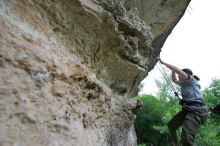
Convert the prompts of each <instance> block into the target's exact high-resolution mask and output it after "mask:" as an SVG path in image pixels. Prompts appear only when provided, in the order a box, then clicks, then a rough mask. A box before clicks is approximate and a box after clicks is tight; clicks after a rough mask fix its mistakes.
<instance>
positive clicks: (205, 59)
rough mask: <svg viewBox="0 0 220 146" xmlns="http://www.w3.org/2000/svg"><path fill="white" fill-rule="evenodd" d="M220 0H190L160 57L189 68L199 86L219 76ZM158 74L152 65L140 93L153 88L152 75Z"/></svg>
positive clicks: (154, 89)
mask: <svg viewBox="0 0 220 146" xmlns="http://www.w3.org/2000/svg"><path fill="white" fill-rule="evenodd" d="M219 6H220V0H208V1H207V0H192V1H191V2H190V5H189V7H188V8H187V11H186V12H185V14H184V16H183V17H182V18H181V20H180V21H179V23H178V24H177V25H176V27H175V28H174V30H173V31H172V33H171V34H170V35H169V37H168V38H167V40H166V42H165V44H164V46H163V48H162V51H161V54H160V57H161V59H162V60H164V61H165V62H168V63H170V64H173V65H175V66H178V67H179V68H190V69H191V70H192V71H193V73H194V74H195V75H198V76H199V78H200V85H201V87H202V90H203V89H204V88H206V87H208V86H209V84H210V83H211V81H212V79H213V78H219V79H220V65H219V64H220V46H219V44H220V8H219ZM160 77H162V74H161V73H160V72H159V70H158V69H157V67H156V66H155V67H154V69H153V70H152V71H150V72H149V74H148V76H147V77H146V78H145V79H144V80H143V81H142V83H144V87H143V90H142V92H140V94H143V93H145V94H153V95H155V94H156V92H157V87H156V84H155V79H158V78H160Z"/></svg>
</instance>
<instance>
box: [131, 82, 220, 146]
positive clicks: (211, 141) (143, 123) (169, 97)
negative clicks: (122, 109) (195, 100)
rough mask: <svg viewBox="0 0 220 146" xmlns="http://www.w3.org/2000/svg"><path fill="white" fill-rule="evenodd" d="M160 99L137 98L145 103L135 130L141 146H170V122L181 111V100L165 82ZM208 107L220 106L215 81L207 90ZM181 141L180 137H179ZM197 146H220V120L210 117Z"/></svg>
mask: <svg viewBox="0 0 220 146" xmlns="http://www.w3.org/2000/svg"><path fill="white" fill-rule="evenodd" d="M157 85H158V86H159V92H158V94H157V95H158V97H154V96H152V95H141V96H138V97H137V98H138V99H140V100H142V101H143V104H144V105H143V108H142V110H141V111H140V112H139V113H138V114H137V118H136V121H135V129H136V134H137V138H138V143H139V146H149V145H154V146H162V145H163V146H170V145H171V141H170V139H169V133H168V129H167V125H166V124H167V122H168V121H169V120H170V119H171V118H172V117H173V116H174V115H175V114H176V113H177V112H178V111H179V110H180V108H181V106H180V105H179V104H178V99H177V98H176V97H175V96H174V95H173V93H172V92H173V90H172V88H170V87H167V86H169V83H167V82H166V80H165V79H162V80H160V81H159V80H158V81H157ZM175 88H176V87H175ZM203 93H204V97H205V101H206V105H208V107H214V106H215V105H216V104H220V80H218V79H214V80H213V82H212V83H211V85H210V87H209V88H207V89H205V90H204V92H203ZM179 139H180V134H179ZM195 143H196V144H197V145H199V146H219V145H220V116H219V115H214V114H210V118H209V119H208V121H207V122H206V124H205V125H203V126H202V127H201V128H200V129H199V132H198V135H197V137H196V141H195Z"/></svg>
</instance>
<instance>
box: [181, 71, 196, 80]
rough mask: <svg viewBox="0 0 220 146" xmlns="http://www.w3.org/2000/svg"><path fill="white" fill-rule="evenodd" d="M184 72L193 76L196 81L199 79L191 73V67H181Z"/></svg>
mask: <svg viewBox="0 0 220 146" xmlns="http://www.w3.org/2000/svg"><path fill="white" fill-rule="evenodd" d="M182 70H183V71H184V72H185V73H187V74H188V75H191V76H193V77H194V78H195V79H196V80H197V81H200V78H199V77H198V76H197V75H193V72H192V70H191V69H188V68H184V69H182Z"/></svg>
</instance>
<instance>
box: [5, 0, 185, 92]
mask: <svg viewBox="0 0 220 146" xmlns="http://www.w3.org/2000/svg"><path fill="white" fill-rule="evenodd" d="M5 3H7V4H8V8H9V9H10V11H13V12H14V14H16V15H17V16H16V17H20V19H21V20H22V21H23V22H24V23H28V24H29V25H31V26H32V27H33V28H35V30H36V31H38V32H40V33H42V34H44V35H45V36H46V37H48V38H49V39H50V40H51V41H56V42H59V43H60V44H61V46H63V47H61V48H62V49H63V51H65V52H66V53H67V54H68V55H73V56H77V58H78V59H79V60H80V62H81V63H82V64H85V65H86V66H88V68H90V69H91V70H92V71H93V72H94V73H95V74H96V76H97V77H99V78H100V79H102V80H103V81H105V82H106V83H107V84H109V85H110V87H112V89H113V91H115V92H118V93H120V94H125V95H127V96H134V95H136V94H137V92H138V85H139V83H140V81H141V80H142V79H143V78H144V77H146V76H147V74H148V72H149V71H150V70H151V69H152V68H153V67H154V65H155V63H156V60H155V58H156V56H158V55H159V53H160V50H161V47H162V46H163V44H164V42H165V40H166V38H167V37H168V35H169V34H170V33H171V31H172V29H173V28H174V26H175V25H176V24H177V22H178V21H179V19H180V18H181V17H182V15H183V14H184V12H185V10H186V7H187V6H188V4H189V0H178V1H177V0H62V1H60V0H51V1H44V0H32V1H19V2H11V1H5ZM5 11H7V10H6V9H5Z"/></svg>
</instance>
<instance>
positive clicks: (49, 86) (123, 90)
mask: <svg viewBox="0 0 220 146" xmlns="http://www.w3.org/2000/svg"><path fill="white" fill-rule="evenodd" d="M188 3H189V1H187V0H180V1H177V0H147V1H145V0H1V1H0V117H1V118H0V145H4V146H11V145H14V146H29V145H33V146H35V145H36V146H38V145H45V146H54V145H55V146H62V145H65V146H78V145H82V146H108V145H109V146H110V145H114V146H124V145H127V146H132V145H136V134H135V131H134V128H133V122H134V119H135V112H134V111H135V108H136V106H137V103H138V102H137V100H136V99H134V98H130V97H133V96H135V95H137V92H138V85H139V83H140V81H141V80H142V79H143V78H144V77H146V76H147V73H148V72H149V71H150V70H151V69H152V68H153V67H154V65H155V63H156V59H155V58H156V56H158V55H159V53H160V49H161V47H162V45H163V43H164V41H165V40H166V38H167V37H168V35H169V34H170V32H171V31H172V29H173V27H174V26H175V25H176V23H177V22H178V21H179V19H180V18H181V17H182V15H183V14H184V12H185V9H186V7H187V5H188Z"/></svg>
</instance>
